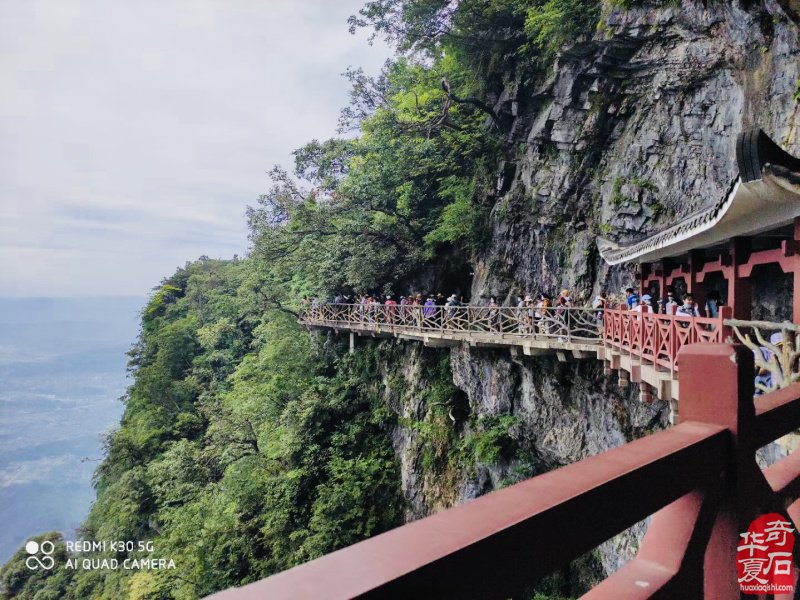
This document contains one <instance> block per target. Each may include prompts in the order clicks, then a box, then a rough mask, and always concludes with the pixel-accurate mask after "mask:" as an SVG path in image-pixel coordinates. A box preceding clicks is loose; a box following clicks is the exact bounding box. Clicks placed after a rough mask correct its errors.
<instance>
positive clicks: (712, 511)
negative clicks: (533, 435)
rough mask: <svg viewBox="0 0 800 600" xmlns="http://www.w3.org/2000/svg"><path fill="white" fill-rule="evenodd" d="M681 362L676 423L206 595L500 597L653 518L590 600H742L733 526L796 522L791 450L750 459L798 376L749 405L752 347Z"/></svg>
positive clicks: (793, 410)
mask: <svg viewBox="0 0 800 600" xmlns="http://www.w3.org/2000/svg"><path fill="white" fill-rule="evenodd" d="M612 326H613V325H612ZM679 362H680V365H681V386H682V396H681V417H682V420H683V422H682V423H681V424H680V425H677V426H675V427H672V428H670V429H668V430H666V431H662V432H659V433H656V434H653V435H650V436H648V437H645V438H643V439H640V440H637V441H634V442H631V443H628V444H625V445H624V446H622V447H620V448H616V449H613V450H609V451H607V452H604V453H602V454H600V455H597V456H594V457H591V458H588V459H585V460H582V461H580V462H577V463H575V464H572V465H569V466H566V467H562V468H560V469H557V470H555V471H551V472H550V473H546V474H544V475H540V476H538V477H534V478H532V479H529V480H527V481H524V482H522V483H519V484H516V485H513V486H511V487H508V488H506V489H503V490H500V491H496V492H492V493H490V494H487V495H486V496H483V497H481V498H478V499H477V500H474V501H471V502H468V503H466V504H463V505H461V506H458V507H456V508H452V509H449V510H445V511H443V512H441V513H438V514H436V515H433V516H431V517H428V518H425V519H421V520H419V521H416V522H413V523H410V524H408V525H404V526H402V527H399V528H397V529H394V530H392V531H389V532H387V533H384V534H382V535H379V536H376V537H374V538H372V539H369V540H366V541H363V542H360V543H358V544H355V545H353V546H350V547H348V548H344V549H342V550H339V551H337V552H334V553H332V554H329V555H327V556H324V557H322V558H319V559H317V560H314V561H311V562H310V563H307V564H305V565H301V566H299V567H296V568H294V569H291V570H289V571H285V572H283V573H279V574H277V575H273V576H272V577H269V578H268V579H265V580H262V581H259V582H257V583H253V584H250V585H247V586H245V587H243V588H240V589H231V590H228V591H225V592H221V593H219V594H216V595H214V596H213V597H214V598H215V599H216V600H243V599H251V598H252V599H256V598H258V599H261V598H270V599H272V600H277V599H282V598H297V599H309V600H311V599H314V600H317V599H318V598H328V599H344V598H403V599H406V598H487V599H488V598H497V599H501V598H508V597H510V596H514V595H517V594H520V593H521V592H522V591H523V590H525V589H528V588H530V586H532V585H533V584H535V583H536V582H537V581H538V580H539V579H540V578H541V577H542V576H544V575H546V574H548V573H550V572H553V571H554V570H556V569H559V568H561V567H563V566H565V565H566V564H568V563H569V562H570V561H571V560H573V559H575V558H577V557H579V556H581V555H582V554H584V553H586V552H587V551H589V550H591V549H592V548H595V547H596V546H597V545H598V544H600V543H602V542H603V541H605V540H607V539H608V538H610V537H611V536H613V535H615V534H617V533H619V532H621V531H623V530H625V529H626V528H628V527H630V526H631V525H633V524H634V523H637V522H639V521H640V520H642V519H643V518H645V517H647V516H648V515H651V514H652V515H653V516H652V519H651V521H650V523H649V526H648V528H647V533H646V535H645V537H644V539H643V541H642V545H641V548H640V550H639V553H638V554H637V556H636V557H635V558H634V559H633V560H631V561H630V562H628V563H627V564H626V565H625V566H624V567H623V568H622V569H620V570H619V571H617V572H616V573H615V574H613V575H612V576H610V577H609V578H608V579H606V580H605V581H603V582H602V583H600V585H598V586H597V587H595V588H594V589H593V590H591V591H590V592H589V593H588V594H586V595H585V596H584V597H585V598H591V599H595V600H600V599H603V600H612V599H613V600H619V599H623V598H633V599H644V598H680V599H681V600H691V599H695V598H713V599H715V600H727V599H734V598H739V597H740V594H739V588H738V583H737V571H736V566H737V562H736V561H737V557H736V550H737V544H738V541H739V532H742V531H746V529H747V527H748V525H749V523H750V521H751V520H752V519H753V518H755V517H756V516H758V515H760V514H762V513H764V512H781V513H783V514H788V515H789V517H790V518H791V519H792V520H793V522H794V524H795V527H797V524H798V520H797V519H798V518H799V517H800V507H799V506H800V502H797V501H795V498H796V494H797V492H798V491H799V489H800V455H798V454H792V455H790V456H789V457H788V458H785V459H783V460H781V461H779V462H778V463H776V464H775V465H774V466H772V467H770V468H769V469H766V470H765V471H761V470H760V469H759V468H758V466H757V464H756V461H755V451H756V449H757V448H759V447H760V446H763V445H764V444H766V443H768V442H770V441H772V440H774V439H776V438H777V437H779V436H781V435H783V434H785V433H786V432H788V431H792V430H794V429H797V428H798V427H800V384H795V385H793V386H791V387H789V388H786V389H784V390H781V391H779V392H774V393H771V394H767V395H766V396H763V397H762V399H761V400H760V402H761V404H760V405H759V406H758V408H757V409H756V407H755V405H754V402H753V354H752V352H751V351H750V350H748V349H747V348H744V347H741V346H732V345H729V344H695V345H690V346H688V347H684V348H683V349H682V350H681V353H680V357H679ZM779 597H781V596H778V595H776V596H775V598H779Z"/></svg>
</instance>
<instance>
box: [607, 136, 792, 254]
mask: <svg viewBox="0 0 800 600" xmlns="http://www.w3.org/2000/svg"><path fill="white" fill-rule="evenodd" d="M736 161H737V163H738V166H739V176H738V177H737V179H736V181H734V182H733V184H732V186H731V188H730V189H729V190H728V193H727V194H726V195H725V196H724V197H723V198H721V199H720V200H718V201H717V202H715V203H714V204H713V205H712V206H710V207H708V208H705V209H703V210H700V211H697V212H695V213H693V214H691V215H689V216H687V217H686V218H684V219H683V220H682V221H680V222H679V223H676V224H675V225H672V226H671V227H668V228H666V229H663V230H662V231H659V232H656V233H654V234H652V235H650V236H648V237H646V238H645V239H643V240H641V241H638V242H634V243H630V244H618V243H616V242H613V241H611V240H607V239H604V238H598V239H597V247H598V250H599V251H600V255H601V256H602V257H603V259H604V260H605V261H606V262H607V263H608V264H611V265H617V264H620V263H624V262H630V261H636V262H653V261H656V260H660V259H663V258H668V257H674V256H680V255H682V254H685V253H686V252H688V251H690V250H694V249H698V248H707V247H710V246H713V245H715V244H719V243H720V242H724V241H726V240H729V239H731V238H733V237H736V236H747V235H757V234H759V233H763V232H765V231H769V230H772V229H776V228H778V227H781V226H784V225H788V224H790V223H792V222H793V221H794V219H795V218H796V217H800V159H798V158H795V157H794V156H792V155H790V154H788V153H787V152H785V151H784V150H783V149H781V148H780V146H778V145H777V144H776V143H775V142H773V141H772V140H771V139H770V138H769V136H767V135H766V134H765V133H764V132H763V131H761V130H760V129H753V130H747V131H744V132H742V133H741V134H739V137H738V139H737V140H736Z"/></svg>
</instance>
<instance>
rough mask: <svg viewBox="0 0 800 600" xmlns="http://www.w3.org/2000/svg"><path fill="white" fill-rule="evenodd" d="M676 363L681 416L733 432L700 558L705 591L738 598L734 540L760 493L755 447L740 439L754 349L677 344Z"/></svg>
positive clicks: (748, 413) (751, 408)
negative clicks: (714, 510) (719, 493)
mask: <svg viewBox="0 0 800 600" xmlns="http://www.w3.org/2000/svg"><path fill="white" fill-rule="evenodd" d="M678 364H679V366H680V373H681V399H680V413H681V422H682V423H685V422H687V421H700V422H704V423H714V424H717V425H722V426H724V427H726V428H728V430H729V431H730V432H731V438H732V440H731V441H732V444H731V454H730V459H729V462H728V465H727V469H726V471H727V473H726V475H725V476H724V477H722V478H721V479H720V481H719V485H720V486H721V487H722V489H721V499H720V506H719V510H718V512H717V516H716V518H715V519H714V523H713V526H712V529H711V534H710V538H709V543H708V547H707V548H706V553H705V558H704V561H703V562H704V565H703V571H704V575H703V579H704V595H703V597H704V598H714V599H715V600H717V599H718V600H727V599H730V600H733V599H738V598H739V597H740V594H739V585H738V580H737V573H736V546H737V544H738V542H739V533H741V532H742V531H746V530H747V527H748V525H749V524H750V522H751V521H752V520H753V518H755V516H757V515H756V514H755V512H756V506H757V504H758V502H757V498H758V497H759V495H760V494H759V492H760V490H758V487H759V481H758V477H759V475H760V472H757V471H756V464H755V450H754V449H752V448H749V447H748V446H747V445H746V444H740V443H739V442H740V441H741V440H745V439H747V438H748V436H749V435H750V431H751V430H752V428H753V426H754V423H755V405H754V404H753V373H754V370H753V353H752V352H751V351H750V350H749V349H747V348H746V347H744V346H733V345H730V344H693V345H691V346H685V347H684V348H682V349H681V351H680V354H679V356H678ZM710 493H713V491H711V490H710Z"/></svg>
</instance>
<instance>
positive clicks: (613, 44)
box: [473, 0, 800, 298]
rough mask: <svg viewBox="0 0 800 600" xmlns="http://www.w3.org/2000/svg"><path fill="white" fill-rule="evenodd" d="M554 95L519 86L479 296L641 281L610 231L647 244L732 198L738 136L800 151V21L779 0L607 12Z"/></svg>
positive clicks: (480, 268) (574, 51) (507, 99)
mask: <svg viewBox="0 0 800 600" xmlns="http://www.w3.org/2000/svg"><path fill="white" fill-rule="evenodd" d="M553 73H554V74H553V76H552V77H551V78H550V79H549V80H548V82H547V83H546V84H545V85H543V86H542V87H541V88H540V89H537V90H534V91H529V90H525V89H524V86H522V85H521V83H520V82H515V83H514V84H512V85H511V86H509V87H508V88H507V89H506V90H505V91H504V92H503V93H502V94H501V96H500V99H499V101H498V103H497V107H496V108H497V110H498V111H499V112H505V113H506V114H508V113H510V114H511V115H513V116H514V121H513V126H512V131H511V136H512V139H514V140H515V141H517V142H519V145H518V152H517V156H516V157H515V159H514V160H513V161H511V162H510V163H509V164H507V165H504V166H503V168H502V170H501V172H502V173H503V175H502V176H501V177H500V178H499V180H498V197H499V199H498V201H497V202H496V204H495V207H494V210H493V231H492V237H491V242H490V243H489V244H488V245H487V249H486V251H485V252H484V253H483V254H481V255H480V256H479V257H477V261H476V263H477V264H476V269H475V272H476V277H475V279H474V282H473V297H479V296H486V295H496V296H498V297H499V298H500V297H504V296H506V295H508V294H509V293H513V292H514V291H515V290H516V289H519V288H522V289H523V290H530V291H536V290H538V289H545V290H554V289H556V288H558V287H560V286H563V285H565V286H567V287H571V288H573V289H576V290H577V292H578V293H579V294H584V295H585V296H588V295H589V294H590V292H591V291H592V289H593V288H594V289H595V291H596V290H597V288H598V287H600V286H601V285H603V284H607V285H608V286H609V288H610V289H611V290H612V291H616V290H618V289H619V288H620V287H621V286H622V285H623V284H624V283H628V282H629V281H630V277H629V276H628V275H627V274H625V273H620V272H619V271H613V272H609V269H607V267H606V266H605V265H604V264H603V263H602V260H601V259H600V258H599V257H598V255H597V251H596V247H595V239H596V237H597V236H598V235H602V236H605V237H611V238H614V239H619V240H625V241H627V240H630V239H636V238H639V237H642V236H644V235H646V234H647V233H649V232H651V231H653V230H656V229H659V228H661V227H663V226H664V225H665V224H668V223H672V222H674V221H675V220H676V219H680V218H681V217H684V216H686V215H688V214H689V213H691V212H693V211H695V210H697V209H698V208H701V207H704V206H707V205H709V204H712V203H713V202H716V201H717V200H719V199H720V198H721V197H723V196H724V195H725V194H726V193H727V192H728V190H729V189H730V188H731V186H732V184H733V183H734V181H735V178H736V175H737V171H738V169H737V167H736V164H735V159H734V157H735V150H734V147H735V140H736V136H737V134H738V133H739V132H740V131H741V130H742V129H743V128H745V127H750V126H759V127H761V128H763V129H764V130H765V131H766V132H767V133H768V134H769V135H770V136H771V137H772V138H773V139H775V140H776V141H778V142H779V143H780V144H781V145H783V146H784V147H785V148H786V149H788V150H789V151H791V152H794V153H797V152H798V150H800V134H799V133H798V131H797V124H798V110H799V109H798V103H797V101H796V100H795V99H794V98H793V94H795V92H796V89H797V83H798V78H800V42H799V41H798V24H797V22H796V21H793V20H792V17H791V16H790V15H787V13H786V12H784V10H783V9H782V8H781V7H780V6H779V5H778V4H777V3H776V2H774V1H769V0H768V1H766V2H764V3H763V4H762V5H756V6H753V7H752V8H751V9H750V10H745V9H743V8H741V7H738V6H736V5H735V3H727V2H723V3H708V6H705V7H704V6H703V4H701V3H699V2H683V4H682V6H681V7H680V8H677V7H671V8H662V9H652V8H649V9H648V8H638V9H631V10H628V11H625V10H622V9H620V8H607V9H606V10H605V11H604V14H603V17H602V19H601V23H600V25H599V27H598V32H597V34H596V35H595V37H594V39H592V40H591V41H588V42H584V43H580V44H578V45H576V46H575V47H573V48H571V49H570V50H568V51H567V52H565V53H564V54H563V55H562V56H561V57H560V58H559V59H558V62H557V64H556V66H555V68H554V72H553Z"/></svg>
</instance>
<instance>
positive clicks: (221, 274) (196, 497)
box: [0, 0, 598, 599]
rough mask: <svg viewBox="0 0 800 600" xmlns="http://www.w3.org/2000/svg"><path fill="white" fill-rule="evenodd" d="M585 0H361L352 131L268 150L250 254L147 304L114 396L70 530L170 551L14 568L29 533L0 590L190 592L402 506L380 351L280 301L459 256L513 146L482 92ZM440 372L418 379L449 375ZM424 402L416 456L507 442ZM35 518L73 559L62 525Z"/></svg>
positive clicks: (495, 453)
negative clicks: (373, 58) (373, 71)
mask: <svg viewBox="0 0 800 600" xmlns="http://www.w3.org/2000/svg"><path fill="white" fill-rule="evenodd" d="M597 6H598V3H597V2H595V1H594V0H547V2H542V1H523V0H517V1H515V0H492V1H490V2H479V1H477V0H465V1H464V2H459V3H453V2H446V1H431V0H413V1H398V0H380V1H377V2H369V3H367V5H366V6H365V8H364V9H363V10H362V11H361V13H360V14H359V15H358V16H356V17H354V18H353V19H352V23H351V25H352V26H353V27H359V26H367V25H368V26H371V27H373V28H374V29H375V31H376V32H377V33H378V34H380V35H386V36H387V37H388V38H389V39H391V40H393V41H394V42H396V43H397V46H398V50H399V55H398V57H396V58H395V59H394V60H393V61H391V62H390V63H389V64H388V65H387V66H386V68H385V70H384V71H383V72H382V74H381V75H380V76H378V77H377V78H374V79H373V78H369V77H367V76H365V75H364V74H363V73H362V72H361V71H358V70H353V71H350V72H349V73H348V77H349V78H350V81H351V83H352V94H351V103H350V105H349V106H348V107H347V108H345V110H344V111H343V112H342V119H341V122H340V125H341V127H342V130H343V131H349V130H357V131H358V133H359V135H358V136H356V137H344V138H336V139H331V140H326V141H316V140H315V141H312V142H310V143H309V144H307V145H305V146H304V147H302V148H300V149H299V150H297V151H296V152H295V158H296V163H295V169H294V176H291V175H290V174H289V173H287V172H286V171H284V170H282V169H280V168H275V169H274V170H273V172H272V175H273V180H274V185H273V187H272V188H271V189H270V190H269V191H268V192H267V193H266V194H265V195H264V196H262V197H261V198H260V199H259V200H258V203H257V205H256V206H254V207H253V208H252V209H251V210H250V211H249V212H248V220H249V224H250V229H251V241H252V248H251V253H250V257H249V258H248V259H246V260H234V261H215V260H209V259H205V258H202V259H200V260H199V261H197V262H195V263H192V264H189V265H187V266H186V267H185V268H183V269H179V270H178V271H177V273H175V274H174V275H173V276H172V277H169V278H168V279H166V280H164V282H162V285H161V286H160V287H159V288H157V289H156V290H155V291H154V294H153V296H152V298H151V300H150V301H149V303H148V305H147V306H146V307H145V308H144V310H143V313H142V325H141V335H140V337H139V339H138V341H137V343H136V344H135V346H134V348H133V349H132V351H131V353H130V354H131V361H130V365H131V370H132V375H133V383H132V385H131V387H130V388H129V390H128V392H127V394H126V395H125V397H124V402H125V413H124V416H123V418H122V421H121V423H120V426H119V428H118V429H117V430H116V431H114V432H113V433H112V434H110V435H109V436H108V438H107V439H106V458H105V460H104V461H103V463H102V464H101V465H100V467H99V469H98V470H97V473H96V480H95V484H96V487H97V500H96V502H95V504H94V505H93V507H92V510H91V513H90V515H89V517H88V519H87V521H86V523H85V524H84V527H83V531H82V537H83V538H85V539H89V540H108V541H111V540H137V541H139V540H152V541H153V542H154V550H153V551H152V552H142V553H136V552H133V553H129V552H125V551H121V552H120V551H112V550H108V551H106V552H104V553H99V554H93V555H92V556H93V558H98V557H101V558H107V559H117V560H120V562H121V561H122V559H124V558H125V557H130V556H151V557H162V558H166V559H172V560H174V562H175V565H176V569H175V570H141V571H131V570H102V569H99V570H84V569H76V570H70V569H66V568H64V566H63V564H61V563H60V564H59V567H58V568H56V569H55V570H54V571H52V572H51V573H49V575H48V576H45V574H44V573H42V572H31V571H27V570H25V569H24V568H22V567H20V565H21V564H22V558H23V557H24V551H22V550H21V551H20V552H19V553H18V554H17V556H15V557H14V558H13V559H12V560H11V561H10V562H9V563H8V564H7V565H6V566H5V567H3V569H2V570H0V582H2V586H3V590H2V592H0V597H5V598H32V597H34V596H35V597H36V598H37V599H41V598H73V599H79V598H81V599H82V598H109V599H110V598H119V597H124V598H132V599H145V598H196V597H199V596H203V595H205V594H209V593H211V592H213V591H216V590H219V589H222V588H225V587H230V586H234V585H241V584H244V583H247V582H250V581H254V580H256V579H259V578H262V577H265V576H267V575H269V574H271V573H274V572H277V571H280V570H283V569H286V568H288V567H290V566H293V565H296V564H298V563H301V562H304V561H306V560H309V559H311V558H314V557H316V556H320V555H321V554H323V553H326V552H330V551H332V550H335V549H337V548H340V547H342V546H345V545H348V544H351V543H353V542H355V541H357V540H359V539H363V538H365V537H368V536H370V535H373V534H375V533H378V532H380V531H383V530H386V529H388V528H390V527H393V526H395V525H398V524H400V523H401V522H402V517H403V508H404V506H403V502H402V498H401V494H400V491H399V472H398V464H397V459H396V457H395V455H394V452H393V449H392V444H391V439H390V434H391V431H392V429H393V428H394V427H396V426H397V425H398V422H397V417H396V415H395V414H394V413H392V412H390V411H389V410H388V408H387V407H386V405H385V404H384V400H383V395H382V390H381V389H379V386H380V385H381V378H380V377H379V376H378V375H379V371H380V365H381V364H383V363H385V360H386V356H385V355H384V354H382V353H383V352H384V350H381V349H379V348H377V347H373V346H368V345H367V346H365V347H364V348H362V349H360V351H359V352H358V353H356V354H354V355H349V354H347V353H346V352H345V351H344V349H343V348H342V347H341V346H336V345H335V344H333V345H318V342H315V341H314V339H310V338H309V337H308V336H307V335H305V334H304V332H303V331H302V330H300V329H299V328H298V327H297V325H296V324H295V322H294V315H293V314H292V306H293V305H294V302H295V301H296V299H297V298H298V296H299V295H301V294H303V293H315V294H320V295H325V294H328V293H330V292H332V291H333V290H351V291H354V292H364V291H370V290H376V289H377V290H380V289H382V288H383V289H386V287H385V286H388V288H389V289H391V288H394V291H399V290H400V289H404V286H407V285H412V284H413V283H414V280H415V278H416V277H417V276H418V274H419V271H420V269H421V268H424V267H425V266H428V265H430V264H432V263H433V262H435V261H436V260H437V258H440V257H441V256H443V255H445V254H447V253H455V254H457V255H461V256H462V257H464V258H465V259H466V257H467V255H468V254H469V253H471V252H472V251H473V250H475V249H476V247H477V246H478V245H480V244H481V243H482V241H483V232H484V231H485V230H486V229H487V228H486V220H487V219H488V212H489V209H490V208H491V206H492V204H493V202H494V194H495V193H496V189H495V188H496V179H495V171H496V167H497V164H498V162H499V161H500V160H501V159H503V158H504V157H505V156H506V154H507V153H509V152H512V153H513V151H514V146H513V144H509V140H508V126H509V122H510V119H509V115H504V114H497V113H496V112H495V109H494V103H495V101H496V100H497V96H498V94H499V93H500V91H501V90H502V88H503V85H504V82H506V81H507V80H508V79H509V78H510V77H512V76H513V77H514V78H516V76H517V75H518V74H519V72H521V71H522V72H527V73H528V79H529V80H530V81H531V82H533V81H536V80H537V79H540V78H541V77H543V76H544V75H545V73H546V70H547V65H549V64H550V63H551V61H552V55H553V53H554V51H555V49H556V48H557V47H558V46H560V45H561V44H562V43H563V42H564V41H566V40H568V39H572V38H575V37H578V36H580V35H582V34H584V33H586V32H587V31H589V30H590V29H591V27H593V26H594V21H595V20H596V10H597ZM442 372H443V373H444V375H443V376H442V377H439V378H438V379H437V380H436V381H432V382H431V389H433V390H445V391H447V390H448V389H449V387H448V386H451V382H450V381H449V380H446V379H447V378H448V377H449V370H448V369H444V370H443V371H442ZM433 379H435V378H433ZM437 401H438V400H437ZM432 402H434V401H433V400H432ZM445 414H446V413H444V412H442V413H441V415H439V416H440V417H441V421H442V422H443V423H445V424H447V426H449V423H448V420H447V418H446V417H445V416H444V415H445ZM430 421H431V422H428V423H421V424H420V423H417V424H415V423H407V424H404V426H407V427H409V428H413V427H416V428H417V429H418V430H419V431H422V432H423V433H425V432H429V433H430V432H433V433H430V436H429V437H430V439H431V441H430V444H428V446H427V447H422V448H420V452H421V453H422V454H421V455H422V456H423V457H425V456H428V457H429V462H430V463H436V462H437V461H438V462H442V463H448V462H452V459H453V456H451V454H453V453H454V452H456V451H457V452H458V453H459V456H460V457H461V458H460V459H463V456H467V457H468V458H469V460H473V459H474V460H478V461H493V460H497V459H498V457H500V456H501V455H503V454H509V453H513V452H514V451H515V449H514V448H513V447H512V446H513V444H512V442H511V440H510V438H509V436H508V432H509V428H510V427H511V426H513V422H511V421H510V420H509V419H505V420H504V418H502V417H501V418H498V419H497V421H496V422H495V421H492V422H491V423H477V424H476V427H477V426H478V425H479V426H480V429H478V430H476V431H477V433H475V434H473V435H472V436H471V437H469V438H467V439H466V440H464V443H463V444H461V445H459V444H457V443H456V441H455V440H450V439H449V437H447V436H445V435H438V437H437V435H436V432H437V427H440V424H439V422H438V421H436V420H435V419H431V420H430ZM426 427H427V428H426ZM447 435H450V432H449V430H448V432H447ZM445 438H446V439H445ZM420 439H421V440H422V441H423V446H424V444H425V440H426V439H427V438H425V436H424V435H422V434H421V435H420ZM442 439H445V441H446V442H447V443H446V444H445V443H442ZM437 444H438V445H437ZM451 447H452V448H455V450H452V451H451V450H449V448H451ZM437 448H438V449H440V448H445V449H446V452H444V454H445V455H444V456H439V454H437ZM440 454H441V453H440ZM47 536H49V537H48V539H52V540H54V541H55V542H56V546H57V548H58V552H59V557H60V558H62V559H64V560H65V557H66V554H65V553H64V550H63V546H62V542H61V541H60V538H59V537H58V535H56V534H47ZM565 586H566V584H564V585H559V586H556V587H557V588H558V590H565V589H569V588H568V587H565ZM558 590H556V591H558Z"/></svg>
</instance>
